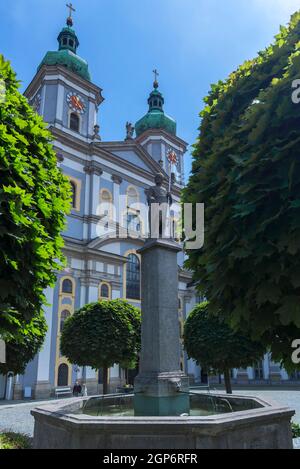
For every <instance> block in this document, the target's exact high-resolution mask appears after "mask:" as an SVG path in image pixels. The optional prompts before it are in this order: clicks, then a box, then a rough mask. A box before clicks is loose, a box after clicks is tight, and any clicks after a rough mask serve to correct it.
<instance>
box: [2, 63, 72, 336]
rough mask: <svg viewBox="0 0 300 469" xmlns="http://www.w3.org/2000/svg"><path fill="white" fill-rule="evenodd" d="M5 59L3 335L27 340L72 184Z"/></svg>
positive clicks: (57, 249)
mask: <svg viewBox="0 0 300 469" xmlns="http://www.w3.org/2000/svg"><path fill="white" fill-rule="evenodd" d="M18 87H19V84H18V82H17V80H16V76H15V73H14V72H13V70H12V68H11V66H10V64H9V62H7V61H5V60H4V58H3V56H2V55H0V266H1V269H0V311H1V313H0V336H1V335H2V336H3V339H4V340H6V341H7V342H9V341H10V339H15V338H17V336H18V334H20V340H22V336H23V331H24V329H26V328H27V330H28V328H29V327H30V324H33V322H32V319H33V318H35V317H36V318H38V317H39V316H40V313H41V310H42V305H43V303H44V301H45V299H44V295H43V292H44V290H45V289H46V288H47V287H48V286H49V285H51V284H53V283H54V282H55V273H54V272H55V271H56V270H58V269H59V268H60V265H61V263H62V260H63V256H62V251H61V248H62V246H63V240H62V237H61V231H63V229H64V226H65V214H66V213H67V212H68V210H69V209H70V184H69V182H68V180H67V179H66V178H65V177H64V176H63V174H62V172H61V171H60V169H58V167H57V158H56V154H55V152H54V151H53V148H52V145H51V143H50V142H51V134H50V133H49V132H48V131H47V130H46V126H45V124H44V123H43V120H42V118H41V117H39V116H38V115H37V114H36V113H35V112H34V110H33V109H32V108H31V107H30V106H29V104H28V102H27V100H26V98H25V97H24V96H22V95H21V94H20V93H19V91H18Z"/></svg>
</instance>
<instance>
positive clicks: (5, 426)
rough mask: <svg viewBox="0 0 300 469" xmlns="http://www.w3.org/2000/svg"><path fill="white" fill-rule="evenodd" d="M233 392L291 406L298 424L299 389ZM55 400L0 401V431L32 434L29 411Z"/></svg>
mask: <svg viewBox="0 0 300 469" xmlns="http://www.w3.org/2000/svg"><path fill="white" fill-rule="evenodd" d="M223 392H224V391H223ZM234 393H235V394H239V395H250V396H257V397H259V398H261V399H264V400H266V401H268V400H269V401H273V402H277V403H278V404H281V405H286V406H289V407H291V408H292V409H294V410H295V411H296V415H295V417H294V421H295V422H296V423H299V424H300V390H288V389H280V390H273V389H266V390H261V389H248V390H247V389H245V388H243V389H242V390H239V389H235V390H234ZM55 402H57V401H54V400H52V401H43V402H30V403H7V402H5V401H0V432H2V431H7V430H11V431H14V432H20V433H24V434H26V435H28V436H30V437H32V436H33V426H34V419H33V417H32V416H31V415H30V411H31V410H32V409H34V408H35V407H37V406H39V405H42V404H49V403H53V404H54V403H55Z"/></svg>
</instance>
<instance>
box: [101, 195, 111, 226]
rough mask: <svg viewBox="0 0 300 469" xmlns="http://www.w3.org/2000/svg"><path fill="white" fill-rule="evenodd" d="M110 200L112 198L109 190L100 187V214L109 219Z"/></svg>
mask: <svg viewBox="0 0 300 469" xmlns="http://www.w3.org/2000/svg"><path fill="white" fill-rule="evenodd" d="M112 202H113V198H112V195H111V193H110V191H109V190H108V189H102V191H101V194H100V215H105V216H107V217H108V218H109V219H112V214H113V210H112V209H113V206H112Z"/></svg>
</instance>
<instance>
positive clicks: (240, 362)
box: [184, 302, 265, 394]
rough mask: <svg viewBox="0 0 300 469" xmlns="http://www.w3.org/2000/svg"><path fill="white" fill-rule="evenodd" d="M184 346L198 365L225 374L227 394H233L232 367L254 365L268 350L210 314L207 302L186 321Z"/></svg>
mask: <svg viewBox="0 0 300 469" xmlns="http://www.w3.org/2000/svg"><path fill="white" fill-rule="evenodd" d="M184 347H185V350H186V352H187V354H188V356H189V358H192V359H193V360H196V362H197V364H198V365H200V366H202V367H203V368H205V369H207V370H210V372H214V373H217V374H224V378H225V386H226V392H227V393H228V394H232V387H231V377H230V370H231V369H232V368H246V367H248V366H252V365H253V363H255V362H257V361H258V360H261V359H262V357H263V355H264V352H265V349H264V347H263V346H262V345H261V344H260V343H259V342H255V341H253V340H251V338H250V337H249V336H247V335H245V334H240V333H237V332H235V331H233V330H232V329H231V328H230V327H229V326H228V325H227V324H226V323H225V322H224V321H222V320H221V319H219V318H216V317H214V316H212V315H210V314H209V312H208V303H207V302H205V303H201V304H199V305H197V306H196V307H195V308H194V309H193V311H192V312H191V314H190V315H189V317H188V319H187V320H186V323H185V327H184Z"/></svg>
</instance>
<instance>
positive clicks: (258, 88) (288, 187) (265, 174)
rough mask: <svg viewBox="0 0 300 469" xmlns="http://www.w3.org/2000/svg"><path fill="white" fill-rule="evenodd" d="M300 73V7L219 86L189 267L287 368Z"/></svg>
mask: <svg viewBox="0 0 300 469" xmlns="http://www.w3.org/2000/svg"><path fill="white" fill-rule="evenodd" d="M299 70H300V12H298V13H296V14H295V15H294V16H293V17H292V19H291V22H290V24H289V26H288V27H282V28H281V30H280V33H279V34H278V35H277V36H276V40H275V42H274V44H273V45H271V46H270V47H268V48H267V49H266V50H264V51H262V52H260V53H259V55H258V57H256V58H255V59H254V60H249V61H247V62H245V63H244V64H243V65H242V66H241V67H240V68H239V69H238V70H237V71H235V72H234V73H232V74H231V75H230V76H229V78H228V79H227V80H226V81H220V82H219V83H218V84H217V85H214V86H213V87H212V89H211V92H210V94H209V96H208V97H207V98H206V99H205V102H206V107H205V109H204V111H203V112H202V114H201V116H202V122H201V127H200V137H199V139H198V141H197V143H196V145H195V148H194V162H193V170H192V176H191V178H190V181H189V184H188V186H187V188H186V190H185V191H184V197H183V199H184V202H190V203H204V204H205V244H204V248H203V249H201V250H195V251H189V252H188V255H189V259H188V262H187V267H188V268H190V269H191V270H193V271H194V279H195V281H196V282H197V283H198V286H199V289H200V290H201V292H202V293H203V294H204V295H205V297H206V298H207V299H208V300H209V301H210V310H211V312H212V313H215V312H216V311H222V314H223V315H224V316H225V318H226V320H227V321H228V322H229V323H230V324H231V325H232V326H233V327H235V328H237V330H241V329H243V330H245V331H247V332H248V331H249V330H250V332H251V334H252V336H253V338H258V339H259V340H263V341H264V343H265V344H266V345H268V346H270V348H271V350H272V352H273V353H274V356H276V358H277V359H280V358H281V357H283V356H284V357H285V362H286V363H285V365H288V364H290V365H291V359H290V357H291V354H292V348H291V342H292V340H293V339H297V338H300V329H299V328H300V301H299V298H300V158H299V138H300V127H299V123H300V104H299V101H300V99H299V97H300V91H299V88H300V86H299V81H298V82H295V80H299V78H300V75H299ZM297 88H298V90H297ZM297 103H298V104H297ZM287 334H289V337H287ZM281 336H282V338H281ZM287 362H289V363H287Z"/></svg>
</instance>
